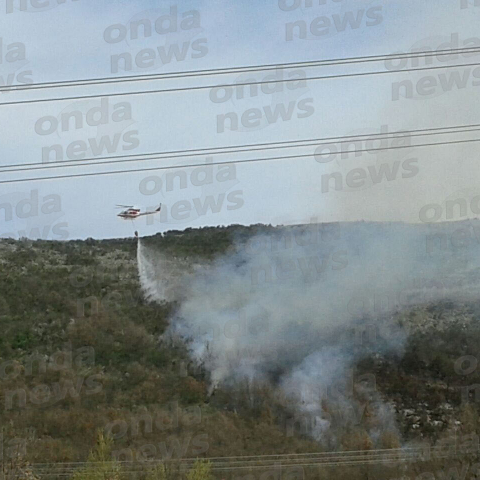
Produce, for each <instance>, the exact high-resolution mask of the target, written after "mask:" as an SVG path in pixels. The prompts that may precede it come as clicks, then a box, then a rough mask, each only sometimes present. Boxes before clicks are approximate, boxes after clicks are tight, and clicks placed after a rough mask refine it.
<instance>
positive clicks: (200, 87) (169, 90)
mask: <svg viewBox="0 0 480 480" xmlns="http://www.w3.org/2000/svg"><path fill="white" fill-rule="evenodd" d="M476 66H480V63H464V64H456V65H442V66H437V67H422V68H407V69H402V70H400V71H397V70H387V71H374V72H358V73H344V74H337V75H323V76H317V77H309V78H302V79H298V78H287V79H283V80H268V81H262V82H244V83H233V84H231V83H226V84H220V85H198V86H194V87H176V88H165V89H158V90H145V91H138V90H137V91H134V92H122V93H106V94H103V95H102V94H95V95H81V96H76V97H56V98H42V99H35V100H18V101H15V102H3V103H0V107H2V106H9V105H23V104H33V103H45V102H61V101H66V100H84V99H88V98H108V97H123V96H126V95H130V96H133V95H146V94H150V93H172V92H185V91H195V90H206V89H211V88H229V87H242V86H249V85H268V84H275V83H290V82H298V81H300V80H303V81H305V82H306V81H309V80H329V79H338V78H350V77H363V76H369V75H386V74H391V73H399V72H401V73H406V72H423V71H429V70H444V69H447V68H457V67H459V68H460V67H476Z"/></svg>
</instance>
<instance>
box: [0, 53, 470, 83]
mask: <svg viewBox="0 0 480 480" xmlns="http://www.w3.org/2000/svg"><path fill="white" fill-rule="evenodd" d="M475 53H480V48H479V47H465V48H453V49H444V50H436V51H434V52H432V51H429V50H424V51H419V52H412V53H397V54H394V53H392V54H386V55H368V56H361V57H347V58H332V59H328V60H310V61H305V62H290V63H279V64H263V65H250V66H246V67H231V68H215V69H209V70H187V71H185V72H173V73H153V74H147V75H135V76H134V75H124V76H120V77H114V78H112V77H100V78H87V79H78V80H63V81H56V82H43V83H31V84H28V85H12V86H8V87H1V88H0V92H9V91H12V90H13V91H24V90H40V89H45V88H61V87H78V86H87V85H108V84H115V83H123V82H142V81H153V80H167V79H172V78H191V77H203V76H212V75H231V74H234V73H237V74H240V73H250V72H257V71H271V70H278V69H284V70H290V69H294V68H314V67H323V66H332V65H353V64H357V63H369V62H380V61H386V60H390V59H400V60H403V59H415V58H428V57H439V56H440V57H441V56H449V55H454V54H457V55H458V54H475ZM399 70H401V69H399Z"/></svg>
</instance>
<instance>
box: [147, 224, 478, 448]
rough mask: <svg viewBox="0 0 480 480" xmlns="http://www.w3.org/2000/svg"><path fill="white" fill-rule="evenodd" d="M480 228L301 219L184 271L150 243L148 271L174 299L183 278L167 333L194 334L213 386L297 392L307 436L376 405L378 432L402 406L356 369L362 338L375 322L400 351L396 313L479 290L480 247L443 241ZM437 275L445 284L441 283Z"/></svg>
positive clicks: (381, 345)
mask: <svg viewBox="0 0 480 480" xmlns="http://www.w3.org/2000/svg"><path fill="white" fill-rule="evenodd" d="M471 226H472V225H469V224H462V225H460V224H458V223H456V224H444V225H435V226H425V225H420V226H419V225H417V226H414V225H406V224H368V223H355V224H337V225H334V224H324V225H310V226H299V227H290V228H287V229H284V230H281V231H279V232H278V233H273V234H269V235H257V236H255V237H253V238H251V239H250V240H248V242H247V243H246V244H245V243H242V242H238V244H237V245H236V250H235V252H234V253H231V254H229V255H226V256H223V257H221V258H218V259H217V260H216V261H214V262H213V263H211V264H205V265H203V266H202V267H201V268H199V269H197V271H196V272H195V273H193V274H189V275H186V276H184V277H183V278H181V279H175V280H171V278H170V273H169V271H166V270H163V271H162V269H163V268H165V265H166V263H165V262H166V261H165V259H164V258H163V255H162V254H161V252H156V251H155V249H153V248H150V247H148V248H145V247H142V246H141V243H139V257H138V258H139V272H140V279H141V282H142V286H143V288H144V290H145V292H146V295H147V297H148V298H151V299H152V300H155V301H162V300H167V299H168V295H166V293H165V292H166V291H167V290H168V288H167V286H166V285H167V284H168V282H169V281H173V282H178V285H179V288H180V287H181V288H180V290H181V292H182V298H181V301H180V306H179V308H178V310H177V312H176V314H175V316H174V317H173V318H172V319H171V325H170V328H169V331H168V332H167V334H168V335H175V336H180V337H182V338H183V339H184V340H185V341H187V342H188V345H189V347H190V351H191V354H192V356H193V358H194V359H195V360H196V361H198V362H199V363H202V364H203V365H204V366H205V368H206V369H207V371H208V372H209V373H210V376H211V382H212V389H213V388H214V387H215V386H217V385H223V386H225V387H227V388H228V387H229V386H231V387H234V386H236V385H238V384H239V383H240V382H241V381H244V380H245V379H247V380H248V382H266V383H268V384H269V385H271V386H272V388H274V389H275V390H276V392H277V393H278V398H280V397H290V398H293V397H294V398H295V399H296V400H295V402H293V403H291V404H290V407H291V408H292V409H293V410H294V414H295V415H297V416H298V415H305V416H308V417H309V418H310V419H311V421H312V422H311V425H312V426H311V428H309V429H308V433H309V434H310V435H311V436H312V437H313V438H315V439H316V440H318V441H324V440H326V439H327V438H328V439H329V441H331V435H330V437H329V435H327V433H328V432H333V428H332V427H333V426H336V427H340V426H342V427H345V428H349V427H351V426H353V425H355V424H356V423H357V424H358V422H359V421H362V418H363V417H364V414H365V411H366V410H368V411H369V415H368V418H369V420H368V421H367V420H365V419H364V420H363V423H364V424H365V425H366V427H365V428H367V430H368V432H369V434H370V436H371V438H373V439H375V438H378V436H379V435H380V433H381V432H382V431H386V430H390V431H391V430H394V428H395V422H394V415H393V412H392V409H391V408H390V407H389V406H388V405H385V404H384V403H383V401H382V399H381V396H380V394H379V393H378V392H377V391H376V388H375V379H374V377H373V376H372V375H370V376H369V375H367V376H365V375H364V377H365V378H355V371H354V367H355V362H356V361H358V360H359V359H360V358H361V356H362V355H364V354H365V348H364V347H365V345H362V344H360V345H359V344H358V342H357V341H356V339H357V340H358V337H360V339H362V332H363V328H364V327H365V325H370V326H373V328H374V329H375V332H376V333H375V335H376V336H375V339H374V342H373V344H372V345H369V346H368V348H369V350H368V351H369V352H370V353H376V354H385V353H397V354H401V353H402V349H403V347H404V344H405V340H406V337H407V332H405V331H402V330H401V329H400V328H399V327H398V326H396V325H395V323H394V322H393V321H391V318H392V315H391V314H392V312H394V311H398V310H401V309H403V308H406V307H408V306H411V305H415V304H422V303H426V302H430V301H435V300H441V299H445V298H447V297H452V296H453V297H456V296H458V295H459V294H460V293H465V292H468V294H469V295H470V294H472V295H474V294H475V293H474V292H475V289H473V288H471V287H472V282H473V283H475V282H476V281H477V280H478V278H475V279H472V278H471V276H472V274H474V273H475V272H476V271H477V268H478V264H479V261H478V259H477V258H478V255H475V254H474V252H475V247H476V245H475V244H473V245H466V246H464V248H453V247H452V246H451V245H450V243H448V242H447V243H445V242H444V243H443V246H442V247H441V248H439V247H438V245H437V246H435V245H436V244H435V243H432V242H434V240H435V238H436V237H435V235H437V234H439V235H443V236H444V237H442V238H447V239H448V238H450V236H451V235H452V234H453V233H454V232H455V231H457V230H458V229H459V228H467V229H468V228H470V227H471ZM475 226H476V225H474V226H473V227H474V228H475ZM452 232H453V233H452ZM432 235H433V236H432ZM428 242H430V244H429V243H428ZM432 245H433V246H432ZM432 249H433V250H432ZM434 281H435V282H437V283H438V282H439V281H441V282H442V288H432V282H434ZM429 282H430V283H429ZM466 284H469V285H470V290H468V289H466V288H465V287H466V286H467V285H466ZM177 291H178V290H177ZM463 299H465V298H463ZM389 319H390V320H389ZM355 332H356V333H357V335H356V334H355ZM358 334H360V335H358ZM372 377H373V378H372ZM337 412H341V414H337Z"/></svg>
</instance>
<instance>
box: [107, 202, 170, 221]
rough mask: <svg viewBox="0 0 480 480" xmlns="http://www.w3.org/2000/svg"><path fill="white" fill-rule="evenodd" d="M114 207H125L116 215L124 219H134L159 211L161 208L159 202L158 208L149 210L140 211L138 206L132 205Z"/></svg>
mask: <svg viewBox="0 0 480 480" xmlns="http://www.w3.org/2000/svg"><path fill="white" fill-rule="evenodd" d="M116 207H117V208H125V210H122V211H121V212H120V213H119V214H117V217H120V218H122V219H124V220H135V219H136V218H138V217H142V216H143V215H154V214H156V213H159V212H160V210H161V209H162V204H160V205H159V206H158V208H156V209H155V210H153V211H151V212H148V211H147V212H142V210H141V209H140V208H136V207H134V206H133V205H117V206H116Z"/></svg>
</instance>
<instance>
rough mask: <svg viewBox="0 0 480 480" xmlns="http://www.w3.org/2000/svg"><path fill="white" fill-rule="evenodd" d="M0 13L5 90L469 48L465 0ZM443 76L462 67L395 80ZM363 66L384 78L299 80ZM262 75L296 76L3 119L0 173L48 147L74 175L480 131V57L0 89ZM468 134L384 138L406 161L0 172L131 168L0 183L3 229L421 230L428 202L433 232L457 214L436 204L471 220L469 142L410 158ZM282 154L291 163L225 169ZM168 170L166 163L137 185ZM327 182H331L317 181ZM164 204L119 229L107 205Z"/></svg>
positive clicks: (7, 108) (477, 37)
mask: <svg viewBox="0 0 480 480" xmlns="http://www.w3.org/2000/svg"><path fill="white" fill-rule="evenodd" d="M2 5H3V6H2V8H3V10H2V12H1V16H0V26H1V28H0V32H1V33H0V83H1V84H2V85H10V84H13V85H22V84H25V83H32V82H33V83H39V82H55V81H60V80H80V79H91V78H105V77H118V76H123V75H145V74H155V73H167V72H181V71H189V70H205V69H214V68H225V67H240V66H249V65H262V64H278V63H288V62H302V61H308V60H326V59H332V58H345V57H356V56H367V55H368V56H370V55H382V54H391V53H398V52H404V53H410V52H412V50H417V51H418V50H436V49H447V48H452V47H453V48H459V47H464V46H465V47H475V46H479V47H480V34H479V33H478V20H479V18H480V5H479V6H475V0H468V1H467V0H435V1H432V0H430V1H427V0H401V1H398V2H396V1H395V2H393V1H385V0H384V1H382V0H371V1H361V0H337V1H334V0H255V1H253V0H248V1H247V0H209V1H200V0H199V1H193V0H182V1H181V2H177V3H175V1H165V0H158V1H146V0H129V1H127V0H6V5H5V2H3V3H2ZM302 37H303V38H302ZM129 63H130V64H129ZM447 64H449V65H465V64H468V65H467V66H457V67H452V68H449V69H444V70H439V69H436V70H430V71H421V72H417V73H410V72H407V71H405V70H406V69H409V68H417V67H418V68H423V67H435V66H442V65H447ZM475 64H478V65H475ZM368 71H383V72H385V71H388V72H391V73H388V74H383V75H372V76H357V77H352V78H336V79H329V80H305V78H306V77H309V76H310V77H318V76H324V75H335V74H349V73H354V72H368ZM272 73H273V74H274V75H277V78H282V77H281V76H282V75H283V78H284V79H289V78H290V79H294V78H295V79H297V80H298V81H296V82H289V83H286V82H284V83H277V84H276V85H272V84H264V85H262V87H261V88H260V87H259V86H257V87H236V88H233V87H230V88H205V89H197V90H190V91H177V92H169V93H150V94H142V95H133V96H130V95H124V96H112V97H108V98H107V97H105V98H103V100H102V98H101V97H100V96H99V97H97V98H90V99H84V100H64V101H50V102H44V103H33V104H23V105H4V106H0V132H1V139H2V141H1V142H0V149H1V150H0V164H1V165H2V166H3V165H11V164H18V165H20V164H30V163H41V162H46V161H47V159H48V158H50V161H52V160H54V159H55V158H54V153H55V152H54V149H56V152H57V154H58V155H61V156H60V157H58V158H59V159H62V160H65V161H74V163H79V164H82V159H84V158H93V157H105V156H115V155H137V156H139V157H137V158H141V154H145V153H154V152H169V151H177V150H188V149H201V148H204V149H205V148H213V147H222V146H242V145H249V144H258V143H270V142H285V141H290V140H302V139H315V138H323V137H331V136H333V137H337V136H344V135H357V134H361V135H364V134H369V133H372V132H376V133H380V132H388V133H393V132H397V131H400V130H403V131H411V130H416V129H424V128H435V127H446V126H452V125H466V124H475V123H480V117H479V115H478V113H477V112H478V99H479V94H478V92H479V91H480V55H479V54H477V55H476V56H475V55H473V56H472V55H469V56H463V55H458V56H457V57H456V58H445V57H438V58H433V59H432V58H431V59H429V61H428V63H426V61H425V59H420V60H418V61H417V62H415V61H414V60H411V59H410V60H408V61H405V62H404V63H403V64H401V65H400V66H398V65H397V64H393V63H385V62H384V61H380V62H375V63H364V64H360V65H344V66H329V67H322V68H304V69H301V68H296V69H290V70H283V71H279V72H269V71H262V72H257V73H249V74H241V75H239V74H229V75H217V76H201V77H193V78H176V79H175V78H174V79H166V80H162V81H158V80H156V81H148V82H143V81H142V82H124V83H121V84H118V83H117V84H110V85H108V84H107V85H101V86H84V85H83V86H77V87H69V88H52V89H46V90H36V91H21V90H19V91H16V92H15V91H13V92H8V93H5V92H3V93H0V102H14V101H21V100H27V99H42V98H55V97H78V96H84V95H102V94H112V93H122V92H132V91H145V90H146V91H148V90H159V89H172V88H183V87H191V86H213V85H221V84H232V83H242V82H246V81H249V80H250V79H255V80H256V81H262V80H271V79H272V78H273V77H271V75H272ZM266 77H268V78H266ZM399 82H404V83H403V86H402V87H401V86H400V83H399ZM408 88H411V89H412V90H411V92H410V93H409V92H408ZM281 114H283V118H282V116H281ZM235 123H237V125H235ZM382 128H383V129H382ZM477 137H478V132H474V133H470V134H453V135H439V136H432V137H424V138H416V137H415V138H414V137H408V138H407V140H405V139H403V140H400V139H397V140H396V142H397V143H398V144H401V143H402V141H403V142H404V143H405V142H406V143H405V145H407V146H408V145H412V147H411V148H405V149H400V150H394V151H384V152H381V153H378V152H374V153H368V152H363V154H362V155H361V156H358V157H355V156H354V155H350V156H349V157H348V158H343V159H342V158H340V155H337V156H332V157H317V158H315V157H314V155H313V153H314V148H312V147H310V148H303V149H283V150H266V151H261V150H260V151H254V152H243V153H234V154H228V155H225V154H224V155H214V156H213V161H221V162H225V161H236V162H237V163H235V166H233V167H230V168H226V167H218V166H210V167H208V168H206V169H205V168H203V167H202V168H203V172H202V171H201V170H199V169H196V170H192V169H191V168H184V167H182V164H191V163H198V164H202V163H203V164H205V162H208V159H207V155H199V156H194V157H192V156H185V155H184V156H179V157H177V158H174V159H160V160H150V161H148V160H144V159H142V160H140V161H137V162H126V163H118V164H113V165H112V164H109V165H103V166H93V165H89V164H88V162H84V163H85V165H83V166H82V165H80V166H74V167H71V166H70V167H68V168H60V167H58V165H57V166H56V167H57V168H50V169H44V170H31V171H27V172H25V171H22V172H12V173H5V172H2V173H1V174H0V181H4V180H13V179H24V178H32V177H42V176H54V175H68V174H72V175H75V174H82V173H97V174H98V173H101V172H107V171H114V170H131V171H132V172H130V173H122V174H115V175H94V176H88V177H83V178H70V179H57V180H42V181H28V182H20V183H8V184H1V183H0V234H1V235H2V236H11V237H14V238H18V237H19V236H30V237H31V238H38V237H41V238H49V239H61V238H67V237H68V238H86V237H95V238H110V237H124V236H130V235H132V233H133V231H134V230H135V229H138V230H139V231H140V232H141V234H143V235H150V234H154V233H156V232H158V231H165V230H170V229H184V228H188V227H195V226H202V225H226V224H232V223H242V224H250V223H258V222H262V223H273V224H276V223H289V222H295V223H300V222H308V221H309V219H310V218H312V217H314V218H316V219H318V221H342V220H345V221H349V220H360V219H364V220H402V221H409V222H418V221H425V218H426V217H425V215H424V214H423V216H422V214H421V213H420V212H421V211H422V207H423V208H424V207H425V206H426V205H429V204H435V205H437V207H436V209H435V208H433V207H432V208H431V209H430V210H429V212H430V213H431V214H432V215H433V213H434V212H437V213H439V214H440V217H439V218H438V220H445V219H453V217H452V215H450V214H449V213H448V212H447V207H446V203H445V202H447V201H449V200H456V199H457V198H462V199H464V200H463V201H464V202H465V204H466V205H467V206H468V208H467V210H466V212H461V213H460V211H456V217H455V218H465V215H466V216H468V217H474V216H478V213H480V212H477V208H476V205H475V206H472V207H471V205H470V200H471V198H472V197H474V196H475V195H476V194H477V193H480V191H479V189H478V187H477V184H478V178H479V173H480V169H479V167H478V161H477V156H478V153H479V146H478V143H474V142H472V143H464V144H460V145H449V146H437V147H431V148H415V147H414V145H415V144H418V143H419V142H422V143H433V142H444V141H451V140H458V139H460V140H471V139H475V138H477ZM107 144H108V145H109V148H110V151H107V148H106V145H107ZM395 145H396V143H395V141H393V142H392V140H390V141H389V143H388V146H395ZM378 146H379V144H378V142H377V144H374V145H373V147H374V148H375V147H378ZM329 148H330V149H335V148H338V149H340V148H341V146H340V145H338V144H337V145H335V146H330V147H329ZM362 148H372V145H370V147H369V145H365V144H364V145H363V147H362ZM295 154H301V155H304V156H303V157H301V158H291V159H288V160H281V161H268V162H257V163H248V164H245V165H240V164H239V163H240V162H241V161H242V160H247V159H254V158H264V157H267V158H268V157H278V156H281V155H289V156H291V155H295ZM49 155H50V156H49ZM75 159H76V161H75ZM45 165H46V164H45V163H44V164H43V166H45ZM165 165H177V167H176V168H174V169H172V170H158V171H155V170H149V171H143V172H134V170H136V169H141V168H144V169H154V168H155V167H158V166H165ZM40 166H41V165H40ZM385 172H386V173H385ZM329 175H333V176H334V177H335V178H332V179H330V180H329V181H328V176H329ZM335 179H336V180H335ZM335 181H336V182H337V183H336V184H334V182H335ZM328 182H329V183H328ZM202 184H203V185H202ZM160 202H162V203H163V204H164V210H163V214H162V216H161V217H157V218H156V219H155V221H151V222H150V223H147V222H146V221H145V219H144V220H139V221H136V222H135V225H132V223H131V222H130V221H121V220H120V219H118V218H117V217H116V213H117V211H116V210H115V209H114V206H115V204H116V203H122V204H125V203H126V204H136V205H138V206H140V207H152V206H154V205H156V204H158V203H160ZM427 210H428V209H427ZM424 211H425V210H424ZM427 217H428V214H427ZM435 219H436V218H435Z"/></svg>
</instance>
